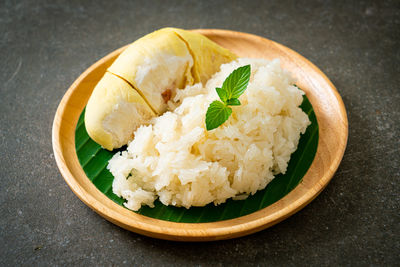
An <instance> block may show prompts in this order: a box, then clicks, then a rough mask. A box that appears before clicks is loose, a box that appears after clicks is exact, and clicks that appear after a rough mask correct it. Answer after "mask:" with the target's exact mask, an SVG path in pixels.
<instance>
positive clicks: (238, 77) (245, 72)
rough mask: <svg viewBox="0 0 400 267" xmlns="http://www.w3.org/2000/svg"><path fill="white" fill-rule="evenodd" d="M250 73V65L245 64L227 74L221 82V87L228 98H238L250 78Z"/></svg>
mask: <svg viewBox="0 0 400 267" xmlns="http://www.w3.org/2000/svg"><path fill="white" fill-rule="evenodd" d="M250 73H251V71H250V65H246V66H243V67H240V68H237V69H236V70H234V71H233V72H232V73H231V74H229V76H228V78H226V80H225V81H224V83H223V84H222V89H223V90H225V91H226V94H227V96H228V97H227V98H228V99H231V98H239V96H241V95H242V94H243V93H244V91H245V90H246V88H247V85H248V83H249V80H250ZM221 100H222V99H221Z"/></svg>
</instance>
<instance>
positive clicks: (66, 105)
mask: <svg viewBox="0 0 400 267" xmlns="http://www.w3.org/2000/svg"><path fill="white" fill-rule="evenodd" d="M194 31H196V32H199V33H201V34H203V35H205V36H207V37H208V38H210V39H211V40H213V41H215V42H216V43H218V44H220V45H221V46H223V47H226V48H228V49H230V50H231V51H233V52H235V53H236V54H237V55H238V56H240V57H254V58H265V59H274V58H279V59H280V60H281V65H282V67H283V68H284V69H286V70H288V71H290V72H291V73H292V74H293V75H294V76H295V77H296V79H297V83H296V84H297V85H298V86H299V87H300V88H302V89H303V90H304V91H305V92H306V94H307V97H308V99H309V100H310V102H311V104H312V106H313V108H314V111H315V114H316V117H317V121H318V125H319V141H318V149H317V153H316V155H315V159H314V161H313V163H312V165H311V167H310V169H309V170H308V171H307V173H306V175H305V176H304V178H303V181H302V182H301V183H300V184H299V185H298V186H297V187H296V188H295V189H294V190H292V191H291V192H290V193H289V194H288V195H286V196H285V197H284V198H282V199H280V200H279V201H277V202H275V203H274V204H272V205H270V206H268V207H266V208H264V209H261V210H259V211H257V212H254V213H251V214H249V215H246V216H243V217H239V218H235V219H231V220H225V221H218V222H211V223H174V222H168V221H163V220H157V219H153V218H150V217H146V216H143V215H140V214H137V213H134V212H132V211H130V210H128V209H126V208H124V207H122V206H119V205H118V204H116V203H114V202H113V201H112V200H110V199H109V198H108V197H107V196H105V195H104V194H103V193H102V192H100V191H99V190H98V189H97V188H96V187H95V186H94V185H93V183H92V182H91V181H90V180H89V179H88V178H87V177H86V174H85V173H84V171H83V169H82V167H81V165H80V164H79V161H78V158H77V155H76V151H75V127H76V124H77V122H78V118H79V115H80V114H81V112H82V110H83V108H84V107H85V106H86V103H87V101H88V99H89V97H90V95H91V92H92V90H93V88H94V86H95V85H96V83H97V82H98V81H99V80H100V78H101V77H102V76H103V74H104V72H105V71H106V69H107V68H108V67H109V66H110V65H111V63H112V62H113V61H114V60H115V58H116V57H117V56H118V55H119V54H120V53H121V52H122V51H123V50H124V49H125V48H126V47H122V48H120V49H118V50H116V51H114V52H112V53H111V54H109V55H107V56H106V57H104V58H102V59H100V60H99V61H98V62H96V63H95V64H94V65H92V66H91V67H90V68H89V69H87V70H86V71H85V72H84V73H82V75H81V76H79V78H78V79H77V80H76V81H75V82H74V83H73V84H72V85H71V87H70V88H69V89H68V91H67V92H66V94H65V95H64V97H63V99H62V100H61V103H60V105H59V106H58V109H57V112H56V115H55V118H54V123H53V138H52V141H53V149H54V155H55V158H56V161H57V165H58V167H59V169H60V171H61V174H62V175H63V177H64V179H65V181H66V182H67V184H68V185H69V186H70V188H71V189H72V191H73V192H74V193H75V194H76V195H77V196H78V197H79V198H80V199H81V200H82V201H83V202H84V203H85V204H86V205H88V206H89V207H91V208H92V209H93V210H94V211H96V212H97V213H98V214H100V215H101V216H103V217H104V218H106V219H107V220H109V221H111V222H113V223H115V224H117V225H119V226H121V227H123V228H125V229H127V230H130V231H133V232H136V233H140V234H143V235H147V236H151V237H156V238H162V239H169V240H179V241H209V240H218V239H229V238H234V237H239V236H243V235H247V234H250V233H254V232H257V231H260V230H262V229H265V228H267V227H270V226H272V225H274V224H276V223H278V222H280V221H282V220H283V219H285V218H287V217H289V216H290V215H292V214H294V213H295V212H297V211H298V210H300V209H301V208H303V207H304V206H305V205H307V204H308V203H309V202H310V201H311V200H313V199H314V198H315V197H316V196H317V195H318V194H319V193H320V192H321V191H322V190H323V189H324V188H325V186H326V185H327V184H328V182H329V181H330V180H331V178H332V176H333V174H334V173H335V171H336V170H337V168H338V166H339V163H340V161H341V159H342V157H343V153H344V150H345V148H346V143H347V136H348V122H347V116H346V110H345V107H344V105H343V102H342V99H341V97H340V95H339V94H338V92H337V91H336V89H335V87H334V86H333V84H332V83H331V82H330V81H329V79H328V78H327V77H326V76H325V75H324V74H323V73H322V72H321V71H320V70H319V69H318V68H317V67H316V66H315V65H313V64H312V63H311V62H310V61H308V60H307V59H305V58H304V57H302V56H301V55H299V54H298V53H296V52H294V51H293V50H291V49H289V48H287V47H285V46H283V45H280V44H278V43H276V42H273V41H270V40H268V39H265V38H262V37H259V36H255V35H251V34H246V33H240V32H233V31H227V30H194Z"/></svg>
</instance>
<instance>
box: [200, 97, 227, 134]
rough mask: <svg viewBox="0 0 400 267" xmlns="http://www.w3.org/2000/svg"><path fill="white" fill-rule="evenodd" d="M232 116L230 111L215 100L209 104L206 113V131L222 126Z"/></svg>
mask: <svg viewBox="0 0 400 267" xmlns="http://www.w3.org/2000/svg"><path fill="white" fill-rule="evenodd" d="M231 114H232V109H231V108H230V107H228V106H227V105H225V104H224V103H222V102H220V101H218V100H215V101H214V102H212V103H211V104H210V106H209V107H208V109H207V113H206V126H207V131H210V130H212V129H215V128H217V127H218V126H220V125H221V124H223V123H224V122H225V121H226V120H227V119H228V118H229V116H230V115H231Z"/></svg>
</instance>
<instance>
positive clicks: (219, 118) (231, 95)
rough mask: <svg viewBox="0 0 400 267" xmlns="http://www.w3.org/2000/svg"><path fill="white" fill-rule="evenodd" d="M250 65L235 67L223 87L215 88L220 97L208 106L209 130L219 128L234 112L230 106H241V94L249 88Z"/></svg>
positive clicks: (207, 123) (207, 121)
mask: <svg viewBox="0 0 400 267" xmlns="http://www.w3.org/2000/svg"><path fill="white" fill-rule="evenodd" d="M250 74H251V69H250V65H246V66H243V67H239V68H237V69H235V70H234V71H233V72H232V73H231V74H229V76H228V77H227V78H226V79H225V81H224V83H223V84H222V88H218V87H217V88H215V90H216V91H217V94H218V96H219V98H220V99H221V100H222V102H221V101H218V100H215V101H214V102H212V103H211V104H210V106H208V109H207V113H206V128H207V131H210V130H212V129H215V128H217V127H218V126H220V125H221V124H223V123H224V122H225V121H226V120H227V119H228V118H229V116H230V115H231V114H232V108H230V107H228V106H240V105H241V103H240V101H239V99H238V98H239V96H241V95H242V94H243V93H244V91H245V90H246V88H247V85H248V84H249V80H250Z"/></svg>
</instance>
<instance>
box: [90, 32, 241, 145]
mask: <svg viewBox="0 0 400 267" xmlns="http://www.w3.org/2000/svg"><path fill="white" fill-rule="evenodd" d="M234 59H236V55H235V54H233V53H232V52H230V51H229V50H227V49H225V48H222V47H220V46H219V45H217V44H216V43H214V42H212V41H211V40H209V39H208V38H206V37H205V36H203V35H201V34H198V33H194V32H189V31H185V30H182V29H176V28H164V29H161V30H158V31H155V32H153V33H150V34H148V35H146V36H144V37H142V38H140V39H138V40H137V41H135V42H133V43H132V44H131V45H129V46H128V48H127V49H126V50H124V52H122V53H121V55H120V56H119V57H118V58H117V59H116V60H115V61H114V63H113V64H112V65H111V66H110V67H109V68H108V70H107V73H106V74H105V75H104V77H103V78H102V79H101V80H100V82H99V83H98V84H97V86H96V87H95V89H94V91H93V93H92V96H91V97H90V100H89V103H88V105H87V107H86V113H85V126H86V129H87V132H88V134H89V136H90V137H91V138H92V139H93V140H94V141H96V142H97V143H98V144H100V145H101V146H103V147H104V148H106V149H108V150H112V149H114V148H119V147H121V146H122V145H125V144H127V143H128V141H129V140H131V139H132V133H133V132H134V130H135V129H136V128H137V126H138V125H141V124H145V123H148V122H149V119H150V118H151V117H153V116H156V115H161V114H162V113H164V112H165V111H166V110H167V109H168V104H167V103H168V101H169V100H170V99H172V98H174V97H175V95H176V90H178V89H183V88H185V87H186V86H188V85H194V84H196V83H199V82H202V83H205V82H206V81H207V80H208V79H209V78H210V77H211V76H212V75H213V74H214V73H215V72H217V71H218V70H219V67H220V65H221V64H223V63H227V62H230V61H232V60H234ZM129 90H130V91H132V92H129Z"/></svg>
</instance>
